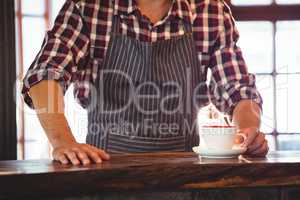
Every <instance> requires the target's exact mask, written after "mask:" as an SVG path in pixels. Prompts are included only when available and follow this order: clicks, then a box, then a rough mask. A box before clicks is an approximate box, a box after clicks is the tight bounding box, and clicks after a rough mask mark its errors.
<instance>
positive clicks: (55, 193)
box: [0, 152, 300, 200]
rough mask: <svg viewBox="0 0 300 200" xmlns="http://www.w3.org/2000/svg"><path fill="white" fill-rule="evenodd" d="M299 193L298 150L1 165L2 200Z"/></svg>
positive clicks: (272, 196) (295, 195) (280, 195)
mask: <svg viewBox="0 0 300 200" xmlns="http://www.w3.org/2000/svg"><path fill="white" fill-rule="evenodd" d="M298 187H299V189H298ZM299 193H300V152H271V153H270V154H269V155H268V156H267V158H245V157H240V158H239V159H218V160H212V159H203V158H202V159H199V158H198V157H197V155H195V154H194V153H146V154H127V155H112V159H111V160H110V161H108V162H104V163H102V164H98V165H96V164H93V165H89V166H86V167H83V166H71V165H68V166H64V165H61V164H59V163H57V162H52V161H51V160H31V161H3V162H0V198H12V197H14V198H15V197H22V198H23V197H24V196H25V195H29V196H31V197H42V196H43V199H45V198H46V197H47V199H48V198H49V199H50V198H51V199H63V198H67V197H72V199H74V198H75V197H76V198H78V199H80V198H87V199H89V198H88V197H90V198H91V199H135V198H136V199H146V197H149V196H151V195H152V196H151V199H153V198H154V196H153V195H155V194H156V195H159V197H161V198H160V199H165V198H166V199H169V198H173V199H176V198H177V199H240V198H241V197H243V199H268V200H269V199H270V200H276V199H289V200H291V199H295V200H296V199H297V200H299V199H300V195H299ZM143 195H144V196H143ZM169 195H171V197H170V196H169ZM172 195H173V196H172ZM246 196H247V198H246ZM96 197H99V198H96ZM100 197H101V198H100ZM167 197H168V198H167ZM174 197H176V198H174Z"/></svg>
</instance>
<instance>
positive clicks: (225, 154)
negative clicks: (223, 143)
mask: <svg viewBox="0 0 300 200" xmlns="http://www.w3.org/2000/svg"><path fill="white" fill-rule="evenodd" d="M246 150H247V148H242V147H237V146H235V147H233V148H232V149H208V148H203V147H201V146H195V147H193V151H194V152H195V153H196V154H198V155H199V156H201V157H204V158H236V157H238V156H239V155H241V154H243V153H245V151H246Z"/></svg>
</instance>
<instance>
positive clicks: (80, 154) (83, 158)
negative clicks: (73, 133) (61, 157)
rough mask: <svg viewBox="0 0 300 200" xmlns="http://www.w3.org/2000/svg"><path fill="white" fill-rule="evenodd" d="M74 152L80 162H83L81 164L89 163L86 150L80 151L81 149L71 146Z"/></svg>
mask: <svg viewBox="0 0 300 200" xmlns="http://www.w3.org/2000/svg"><path fill="white" fill-rule="evenodd" d="M72 150H73V151H74V152H76V155H77V157H78V158H79V160H80V162H81V163H82V164H83V165H88V164H90V163H91V161H90V159H89V157H88V155H87V153H86V152H84V151H82V150H81V149H79V148H73V149H72Z"/></svg>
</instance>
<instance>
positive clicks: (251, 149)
mask: <svg viewBox="0 0 300 200" xmlns="http://www.w3.org/2000/svg"><path fill="white" fill-rule="evenodd" d="M238 133H239V134H243V135H245V136H246V140H245V141H244V142H243V145H242V146H244V147H246V148H247V151H246V153H245V154H246V155H249V156H260V157H264V156H266V155H267V153H268V151H269V145H268V141H267V140H266V138H265V134H264V133H262V132H260V131H259V130H258V129H257V128H244V129H240V130H239V131H238Z"/></svg>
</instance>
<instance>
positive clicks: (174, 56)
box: [86, 16, 208, 153]
mask: <svg viewBox="0 0 300 200" xmlns="http://www.w3.org/2000/svg"><path fill="white" fill-rule="evenodd" d="M120 20H121V19H120V18H119V16H114V18H113V26H112V33H111V36H110V41H109V45H108V49H107V52H106V56H105V58H104V60H103V63H102V65H101V67H99V71H98V76H97V78H96V81H95V88H96V90H95V91H94V92H92V97H97V98H94V99H95V100H94V103H95V106H93V107H92V108H91V109H89V110H88V126H89V127H88V135H87V140H86V142H87V143H88V144H91V145H94V146H96V147H98V148H101V149H104V150H106V151H107V152H110V153H130V152H154V151H191V149H192V147H193V146H196V145H198V144H199V139H198V135H197V133H196V132H197V131H196V127H195V125H196V124H195V119H196V112H197V109H196V108H195V107H193V96H194V95H195V94H194V91H195V89H196V87H199V85H200V86H201V87H200V90H205V89H206V84H205V81H206V77H205V76H204V75H203V74H202V72H201V66H200V64H199V63H200V62H199V59H198V57H197V52H196V49H195V43H194V40H193V35H192V30H191V29H192V28H191V25H187V24H185V22H183V21H182V27H183V28H184V30H185V34H184V35H182V36H178V37H173V38H171V39H169V40H164V41H158V42H152V43H151V42H141V41H138V40H136V39H133V38H130V37H128V36H125V35H122V34H120V33H119V32H120ZM198 89H199V88H198ZM204 93H205V92H204ZM205 98H207V96H206V97H205V96H204V100H203V97H202V100H201V102H198V104H199V103H200V104H202V105H203V104H207V102H208V99H205Z"/></svg>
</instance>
